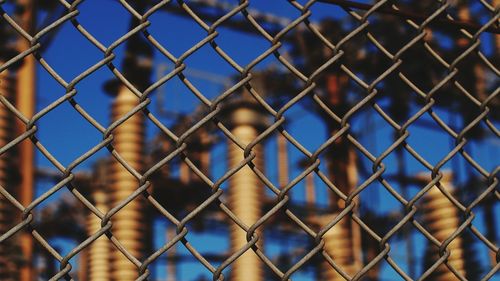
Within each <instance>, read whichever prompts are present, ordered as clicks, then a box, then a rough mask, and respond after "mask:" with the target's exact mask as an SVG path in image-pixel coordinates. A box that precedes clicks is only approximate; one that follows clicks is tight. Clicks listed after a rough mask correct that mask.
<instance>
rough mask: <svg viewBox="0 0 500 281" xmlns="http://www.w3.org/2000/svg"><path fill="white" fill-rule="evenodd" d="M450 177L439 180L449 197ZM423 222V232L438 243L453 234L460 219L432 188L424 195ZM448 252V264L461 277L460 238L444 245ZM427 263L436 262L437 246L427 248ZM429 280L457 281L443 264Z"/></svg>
mask: <svg viewBox="0 0 500 281" xmlns="http://www.w3.org/2000/svg"><path fill="white" fill-rule="evenodd" d="M452 180H453V175H452V174H451V172H446V173H444V175H443V178H442V179H441V181H440V182H441V186H442V187H443V188H444V189H445V190H447V191H448V192H449V193H451V194H453V190H454V189H453V183H452ZM423 203H424V204H423V210H424V220H425V225H426V228H427V230H428V231H429V232H430V233H431V234H432V235H433V236H434V237H435V238H436V239H437V240H439V241H440V242H441V243H442V242H444V241H445V240H446V239H448V238H449V237H450V236H451V235H452V234H453V232H455V231H456V230H457V229H458V227H459V225H460V219H459V214H458V209H457V208H456V207H455V205H453V203H452V202H451V201H450V200H449V199H448V198H447V197H446V196H445V195H444V194H443V193H442V192H441V190H439V189H438V188H437V187H436V186H433V187H432V188H431V189H430V190H429V191H428V192H427V194H426V195H425V197H424V202H423ZM447 249H448V250H449V251H450V256H449V257H448V262H447V263H448V264H449V265H451V266H452V267H453V268H454V269H456V270H457V271H458V272H459V273H460V274H461V275H462V276H465V261H464V259H465V257H464V255H463V253H464V249H463V241H462V238H461V237H460V236H458V237H456V238H455V239H453V241H452V242H451V243H450V244H449V245H448V247H447ZM426 258H427V259H428V261H427V263H429V264H433V263H434V262H435V261H437V260H438V259H439V253H438V247H436V246H434V245H430V246H429V248H428V250H427V255H426ZM430 280H434V281H451V280H457V277H456V276H455V275H454V274H453V272H451V271H450V270H449V269H448V267H446V265H444V264H441V265H440V266H439V267H438V268H437V269H436V270H435V271H434V272H433V273H432V274H431V277H430Z"/></svg>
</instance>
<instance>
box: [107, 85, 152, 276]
mask: <svg viewBox="0 0 500 281" xmlns="http://www.w3.org/2000/svg"><path fill="white" fill-rule="evenodd" d="M137 104H138V98H137V97H136V96H135V95H134V94H133V93H132V92H131V91H130V90H129V89H128V88H126V87H125V86H121V87H120V89H119V90H118V95H117V96H116V98H115V100H114V102H113V108H112V120H113V121H115V120H117V119H119V118H120V117H122V116H124V115H125V114H127V113H128V112H130V111H132V109H133V108H134V107H135V106H137ZM144 127H145V124H144V116H143V115H142V113H141V112H139V113H136V114H134V115H133V116H131V117H130V118H129V119H127V120H126V121H125V122H124V123H122V124H121V125H120V126H118V127H117V128H116V129H115V130H113V132H112V134H113V136H114V141H113V147H114V148H115V149H116V151H117V152H118V153H119V154H120V155H121V156H122V157H123V159H124V160H125V161H126V162H127V163H128V164H129V165H130V166H131V167H133V168H134V169H135V170H137V171H141V170H142V167H143V157H144V155H143V153H142V150H143V147H144ZM110 166H111V172H110V178H111V186H110V203H111V204H110V205H111V207H114V206H116V205H118V204H120V203H121V202H122V201H124V200H125V199H126V198H127V197H128V196H130V195H131V194H132V193H133V192H134V191H135V190H136V189H137V188H138V187H139V182H138V180H137V179H136V178H135V177H134V176H133V175H132V174H131V173H130V172H128V171H127V170H126V169H125V168H124V167H123V166H122V165H121V164H120V163H119V162H118V161H113V163H112V164H111V165H110ZM144 215H145V202H144V197H142V196H139V197H137V198H135V199H134V200H132V201H131V202H130V203H128V204H127V205H126V206H125V207H123V208H122V209H121V210H120V211H118V212H117V213H116V214H115V215H114V216H113V217H112V218H111V221H112V222H113V227H112V228H111V231H112V233H113V236H114V237H116V239H117V240H118V241H120V243H121V244H122V245H123V246H124V247H125V248H126V249H127V251H129V253H130V254H132V255H133V256H134V257H136V258H138V259H141V258H142V256H143V253H144V250H145V246H146V243H145V242H146V241H145V238H146V237H145V236H146V235H144V231H145V229H146V225H145V217H144ZM137 277H138V269H137V267H136V266H135V265H134V264H133V263H132V262H131V261H129V260H128V259H127V258H126V257H125V255H123V253H121V252H120V251H118V250H117V249H116V248H113V251H112V253H111V280H115V281H128V280H130V281H132V280H135V279H136V278H137Z"/></svg>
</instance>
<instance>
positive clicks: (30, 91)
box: [16, 0, 36, 281]
mask: <svg viewBox="0 0 500 281" xmlns="http://www.w3.org/2000/svg"><path fill="white" fill-rule="evenodd" d="M17 4H18V5H19V7H20V8H21V14H20V26H21V27H22V28H23V29H24V30H25V31H26V32H28V33H29V34H30V35H33V33H34V29H35V19H36V11H35V1H33V0H20V1H17ZM18 45H19V46H18V49H19V51H20V52H22V51H25V50H27V49H29V48H30V42H28V41H27V40H25V39H24V38H22V39H20V40H19V42H18ZM35 97H36V60H35V57H34V56H33V55H29V56H27V57H25V58H24V59H23V62H22V65H21V66H20V68H19V69H18V71H17V98H16V99H17V100H16V107H17V109H18V110H19V111H20V112H21V113H22V114H23V115H24V116H26V117H27V118H31V117H32V116H33V115H34V113H35ZM17 128H19V131H20V132H18V133H22V132H24V130H25V125H24V124H22V123H21V122H20V121H18V122H17ZM34 155H35V151H34V147H33V144H32V143H31V141H30V140H24V141H23V142H21V143H20V144H19V163H20V169H19V171H20V179H21V182H20V184H19V201H20V202H21V204H22V205H23V206H28V205H29V204H30V203H31V201H32V200H33V188H34ZM20 240H21V241H20V246H21V251H22V253H23V257H24V259H25V261H26V262H25V264H24V266H23V267H22V268H21V276H20V279H19V280H21V281H32V280H33V278H34V276H33V269H32V267H33V266H32V259H33V239H32V237H31V234H30V233H21V239H20Z"/></svg>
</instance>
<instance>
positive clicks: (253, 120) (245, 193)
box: [226, 100, 266, 281]
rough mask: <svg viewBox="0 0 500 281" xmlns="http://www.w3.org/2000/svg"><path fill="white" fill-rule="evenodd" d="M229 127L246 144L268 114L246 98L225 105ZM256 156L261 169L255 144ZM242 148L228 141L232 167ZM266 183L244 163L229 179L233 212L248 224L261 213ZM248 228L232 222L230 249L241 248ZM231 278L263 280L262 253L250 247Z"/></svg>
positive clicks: (252, 222) (236, 263)
mask: <svg viewBox="0 0 500 281" xmlns="http://www.w3.org/2000/svg"><path fill="white" fill-rule="evenodd" d="M226 112H227V117H228V118H227V119H228V125H229V126H228V127H229V128H230V130H231V133H232V134H233V135H234V136H235V137H236V138H237V139H238V140H239V141H240V142H241V143H242V144H244V145H247V144H249V143H250V142H251V141H253V140H255V139H256V138H257V136H258V135H259V132H260V131H261V130H262V129H263V127H264V126H265V124H266V123H265V118H264V116H263V114H262V113H261V112H260V111H259V109H257V107H256V105H255V104H254V103H252V102H251V101H248V100H244V101H240V102H238V103H235V104H231V105H228V108H226ZM253 151H254V152H255V153H256V154H257V157H256V158H254V159H253V160H252V161H253V163H254V164H255V166H257V167H258V168H259V169H262V164H263V163H262V154H261V153H262V152H261V145H257V146H255V147H254V148H253ZM243 158H244V156H243V150H242V149H241V148H239V147H238V146H237V145H236V144H234V143H233V142H232V141H229V144H228V163H229V168H233V167H235V166H237V165H238V164H239V163H240V162H241V161H243ZM263 197H264V187H263V184H262V183H261V182H260V180H259V178H258V177H257V176H256V175H255V173H254V172H253V171H252V170H251V169H250V168H249V167H248V166H244V167H243V168H242V169H241V170H239V171H238V172H237V173H236V174H234V175H233V176H232V177H231V178H230V179H229V206H230V208H231V210H232V211H233V212H234V214H235V215H236V216H237V217H238V218H239V219H240V220H241V221H242V222H243V223H245V224H246V225H247V226H248V227H250V226H251V225H253V224H254V223H255V222H256V221H257V220H258V219H259V218H260V217H261V213H262V211H261V209H262V201H263ZM246 234H247V233H246V232H245V231H244V230H242V229H241V228H240V227H239V226H238V225H237V224H235V223H233V224H231V226H230V239H231V253H234V252H236V251H238V250H240V249H241V248H242V247H243V246H244V245H245V244H246V243H247V240H246ZM260 234H261V233H259V237H260V240H259V243H258V244H259V245H260V246H262V245H263V243H262V241H261V240H262V235H260ZM231 276H232V277H231V280H233V281H246V280H252V281H262V280H263V278H264V271H263V268H262V262H261V260H260V259H259V257H258V256H257V255H256V254H255V253H254V252H253V251H252V250H251V249H249V250H248V251H246V252H245V253H244V254H243V255H241V256H240V257H239V258H238V259H236V260H235V261H234V263H233V265H232V272H231Z"/></svg>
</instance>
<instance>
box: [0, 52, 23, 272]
mask: <svg viewBox="0 0 500 281" xmlns="http://www.w3.org/2000/svg"><path fill="white" fill-rule="evenodd" d="M1 64H2V62H1V61H0V65H1ZM13 82H14V81H13V77H12V76H11V75H10V74H9V72H8V71H3V72H2V73H0V95H2V96H3V97H5V98H6V99H8V100H11V99H12V96H13V93H14V85H13V84H14V83H13ZM13 130H14V118H13V114H12V113H10V112H9V110H8V109H7V108H6V107H5V106H4V105H3V104H0V147H2V146H4V145H6V144H7V143H8V142H9V141H11V140H12V139H13V136H12V134H13V133H12V132H13ZM12 156H13V155H12V154H11V152H10V151H9V152H6V153H4V154H3V155H1V156H0V185H1V186H2V187H3V188H5V189H7V190H8V191H9V192H12V191H13V188H14V186H12V185H13V180H12V168H13V167H12V164H11V163H12V159H13V158H12ZM15 213H16V212H15V210H13V206H12V204H11V203H10V202H9V201H8V200H7V199H6V198H5V197H4V196H3V195H1V194H0V233H2V234H3V233H5V232H7V231H8V230H9V229H10V228H11V227H13V222H15V221H16V219H15V218H14V214H15ZM14 244H15V243H13V241H12V238H10V240H7V241H3V242H2V243H0V280H5V281H14V280H19V279H18V278H19V277H20V276H19V273H20V272H19V266H20V265H19V264H18V263H17V262H16V258H14V254H16V255H17V253H15V252H14V247H13V246H14Z"/></svg>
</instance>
